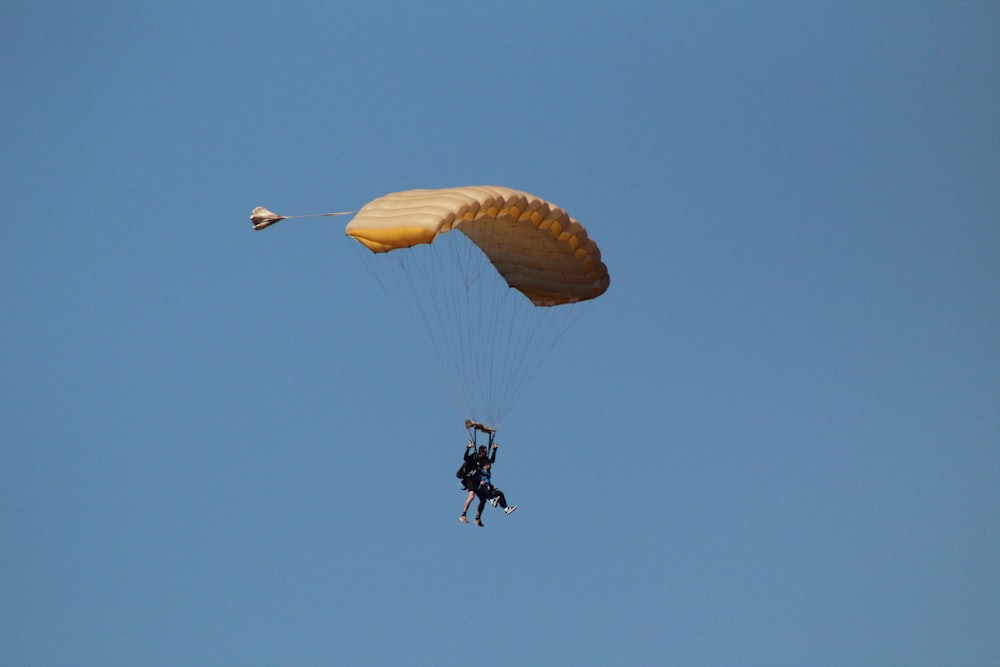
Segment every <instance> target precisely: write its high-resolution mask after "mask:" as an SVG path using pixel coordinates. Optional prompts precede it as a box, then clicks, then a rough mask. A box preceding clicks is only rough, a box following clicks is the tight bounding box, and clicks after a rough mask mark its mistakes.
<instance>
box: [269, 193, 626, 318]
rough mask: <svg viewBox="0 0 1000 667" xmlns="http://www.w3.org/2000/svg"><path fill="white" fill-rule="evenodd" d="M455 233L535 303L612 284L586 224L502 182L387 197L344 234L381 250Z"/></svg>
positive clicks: (586, 295)
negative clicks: (467, 240) (466, 240)
mask: <svg viewBox="0 0 1000 667" xmlns="http://www.w3.org/2000/svg"><path fill="white" fill-rule="evenodd" d="M268 213H269V212H268ZM272 215H273V214H272ZM451 230H458V231H460V232H462V233H463V234H465V235H466V236H467V237H469V239H470V240H471V241H472V242H473V243H474V244H475V245H476V246H477V247H478V248H479V249H480V250H482V251H483V253H485V254H486V256H487V257H488V258H489V260H490V262H491V263H492V264H493V266H494V267H495V268H496V270H497V271H498V272H499V273H500V275H501V276H502V277H503V279H504V280H505V281H506V282H507V284H508V285H509V286H510V287H513V288H515V289H517V290H519V291H520V292H521V293H522V294H524V295H525V296H526V297H528V299H530V300H531V301H532V303H534V304H535V305H536V306H558V305H562V304H567V303H575V302H578V301H586V300H588V299H593V298H596V297H598V296H600V295H601V294H603V293H604V292H605V291H607V289H608V285H609V284H610V282H611V279H610V277H609V276H608V269H607V267H606V266H605V265H604V263H603V262H602V261H601V251H600V249H598V247H597V244H596V243H594V241H593V240H592V239H590V238H589V237H588V236H587V230H586V229H584V228H583V225H581V224H580V223H579V222H577V221H576V220H574V219H573V218H572V217H570V216H569V215H568V214H567V213H566V212H565V211H564V210H562V209H561V208H559V207H558V206H556V205H555V204H552V203H550V202H547V201H545V200H544V199H541V198H539V197H536V196H534V195H530V194H528V193H526V192H520V191H518V190H512V189H510V188H505V187H500V186H468V187H458V188H443V189H439V190H407V191H404V192H395V193H392V194H388V195H385V196H384V197H379V198H378V199H375V200H372V201H370V202H368V203H367V204H365V205H364V206H363V207H362V208H361V210H360V211H358V213H357V215H355V217H354V219H353V220H352V221H351V222H350V223H349V224H348V225H347V229H346V232H347V235H348V236H351V237H352V238H354V239H356V240H357V241H359V242H360V243H362V244H364V245H365V246H366V247H367V248H368V249H369V250H371V251H373V252H376V253H383V252H390V251H393V250H399V249H403V248H409V247H412V246H415V245H420V244H425V243H428V244H429V243H433V242H434V240H435V239H436V238H437V237H438V236H439V235H441V234H444V233H446V232H449V231H451Z"/></svg>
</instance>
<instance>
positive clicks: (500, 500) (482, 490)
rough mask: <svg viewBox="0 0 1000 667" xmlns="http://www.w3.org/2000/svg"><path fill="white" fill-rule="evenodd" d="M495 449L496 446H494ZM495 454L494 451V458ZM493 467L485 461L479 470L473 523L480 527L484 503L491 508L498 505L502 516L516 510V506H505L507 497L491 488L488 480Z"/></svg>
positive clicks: (489, 462) (498, 490)
mask: <svg viewBox="0 0 1000 667" xmlns="http://www.w3.org/2000/svg"><path fill="white" fill-rule="evenodd" d="M494 448H496V445H494ZM495 454H496V452H495V451H494V458H496V456H495ZM492 467H493V462H492V461H487V462H486V463H485V464H484V465H483V467H482V468H480V469H479V488H478V489H476V495H477V496H479V507H478V508H477V509H476V518H475V520H474V523H475V524H476V525H477V526H479V527H482V526H483V525H484V524H483V520H482V516H483V508H484V507H486V501H487V500H489V501H490V504H491V505H493V507H496V506H497V505H498V504H499V505H500V507H502V508H503V511H504V514H510V513H511V512H513V511H514V510H516V509H517V505H511V506H510V507H508V506H507V497H506V496H505V495H504V494H503V491H501V490H500V489H498V488H497V487H495V486H493V483H492V481H491V479H490V469H491V468H492Z"/></svg>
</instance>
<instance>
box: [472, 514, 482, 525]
mask: <svg viewBox="0 0 1000 667" xmlns="http://www.w3.org/2000/svg"><path fill="white" fill-rule="evenodd" d="M472 523H474V524H476V525H477V526H479V527H480V528H482V527H483V521H482V519H480V518H479V517H478V516H477V517H476V518H475V519H473V520H472Z"/></svg>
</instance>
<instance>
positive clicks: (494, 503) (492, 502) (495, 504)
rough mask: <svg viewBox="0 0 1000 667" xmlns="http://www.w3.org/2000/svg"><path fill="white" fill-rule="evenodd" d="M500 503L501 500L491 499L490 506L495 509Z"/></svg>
mask: <svg viewBox="0 0 1000 667" xmlns="http://www.w3.org/2000/svg"><path fill="white" fill-rule="evenodd" d="M498 502H500V499H499V498H490V505H493V507H496V506H497V503H498Z"/></svg>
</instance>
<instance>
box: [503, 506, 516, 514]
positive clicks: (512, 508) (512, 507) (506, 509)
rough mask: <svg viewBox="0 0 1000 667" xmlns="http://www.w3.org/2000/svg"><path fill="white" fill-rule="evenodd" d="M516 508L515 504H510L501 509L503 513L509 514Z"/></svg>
mask: <svg viewBox="0 0 1000 667" xmlns="http://www.w3.org/2000/svg"><path fill="white" fill-rule="evenodd" d="M516 509H517V505H511V506H510V507H505V508H504V510H503V511H504V513H505V514H510V513H511V512H513V511H514V510H516Z"/></svg>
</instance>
